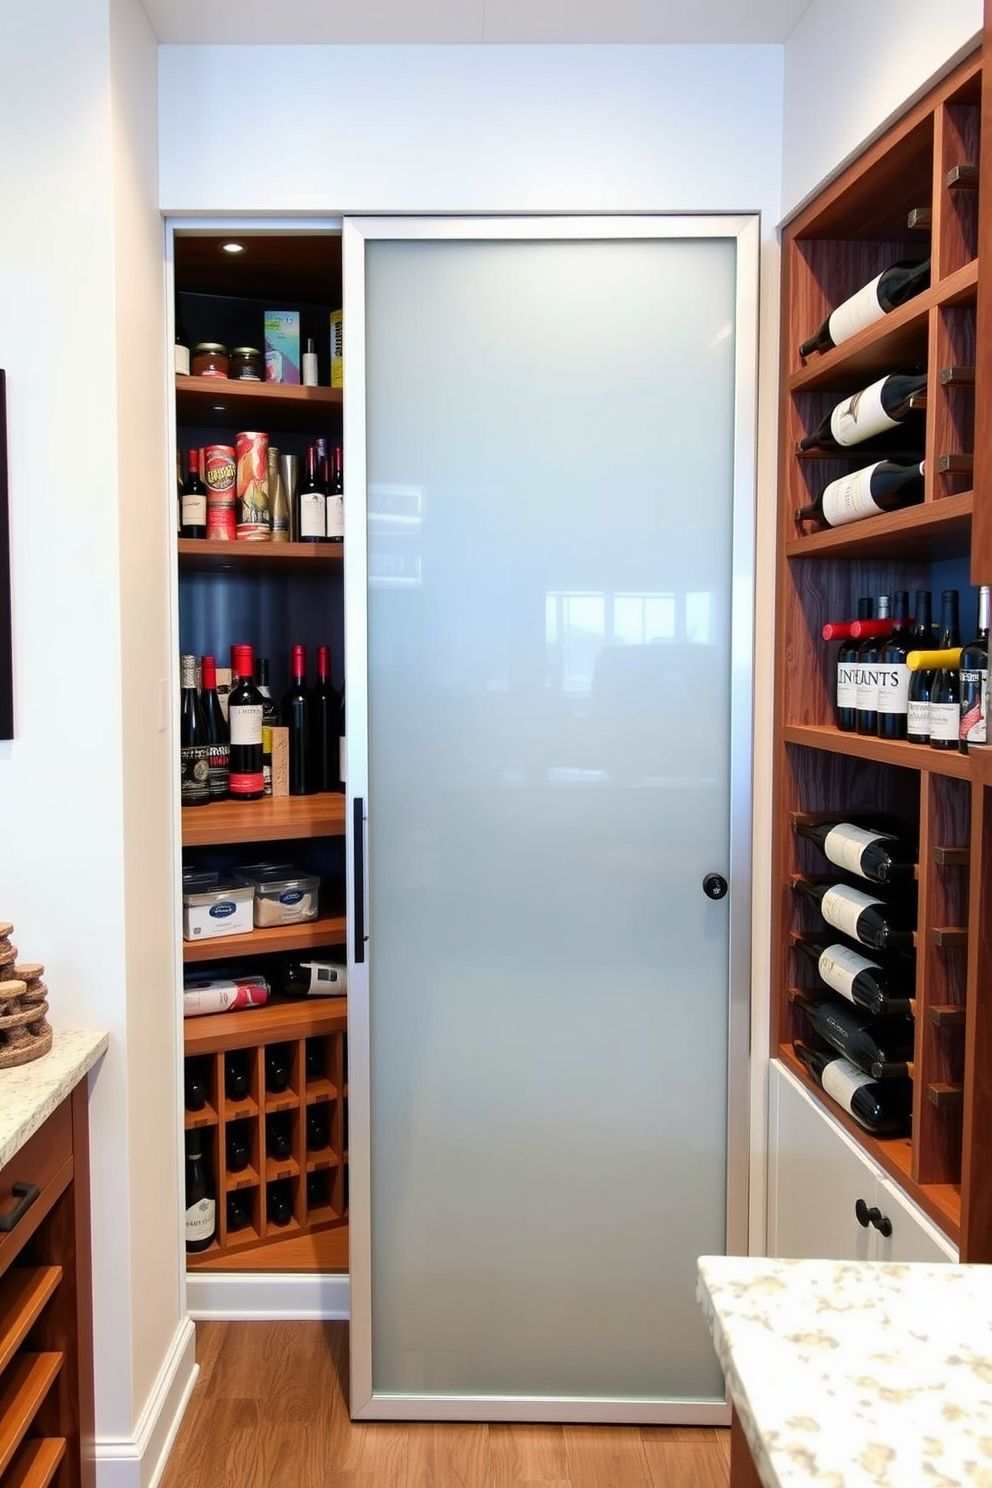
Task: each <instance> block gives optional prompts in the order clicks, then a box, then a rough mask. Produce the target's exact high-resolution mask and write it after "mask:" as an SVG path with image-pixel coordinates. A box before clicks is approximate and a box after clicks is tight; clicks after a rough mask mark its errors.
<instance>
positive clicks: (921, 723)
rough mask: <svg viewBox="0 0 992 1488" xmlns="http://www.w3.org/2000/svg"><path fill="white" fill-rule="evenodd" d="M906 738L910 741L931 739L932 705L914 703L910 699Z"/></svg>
mask: <svg viewBox="0 0 992 1488" xmlns="http://www.w3.org/2000/svg"><path fill="white" fill-rule="evenodd" d="M906 737H907V738H908V739H929V737H930V704H929V702H922V703H920V702H914V701H913V700H912V699H910V701H909V704H908V711H907V715H906Z"/></svg>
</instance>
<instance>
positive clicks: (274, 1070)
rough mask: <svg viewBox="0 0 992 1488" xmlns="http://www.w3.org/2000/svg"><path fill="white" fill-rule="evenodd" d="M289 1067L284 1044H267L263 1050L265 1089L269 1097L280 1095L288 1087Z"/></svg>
mask: <svg viewBox="0 0 992 1488" xmlns="http://www.w3.org/2000/svg"><path fill="white" fill-rule="evenodd" d="M290 1074H291V1067H290V1062H289V1052H288V1050H287V1048H286V1046H285V1044H268V1045H266V1049H265V1088H266V1090H267V1091H269V1093H270V1094H271V1095H281V1094H282V1092H283V1091H284V1090H286V1089H287V1087H288V1086H289V1080H290Z"/></svg>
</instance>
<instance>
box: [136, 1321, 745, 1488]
mask: <svg viewBox="0 0 992 1488" xmlns="http://www.w3.org/2000/svg"><path fill="white" fill-rule="evenodd" d="M196 1342H197V1357H198V1359H199V1362H200V1377H199V1379H198V1380H197V1383H196V1389H195V1390H194V1392H193V1397H192V1399H191V1401H190V1404H189V1408H188V1409H187V1412H186V1418H185V1420H184V1422H183V1425H182V1427H181V1429H180V1432H179V1435H178V1437H177V1439H176V1443H175V1446H174V1447H173V1450H172V1456H171V1458H170V1460H169V1462H168V1465H167V1466H166V1469H165V1472H164V1474H163V1476H162V1478H161V1481H160V1488H284V1485H285V1488H727V1485H728V1482H729V1477H730V1433H729V1431H721V1430H712V1429H704V1428H701V1427H688V1426H524V1425H519V1426H508V1425H486V1424H484V1423H483V1424H473V1425H449V1424H431V1423H424V1424H421V1423H420V1422H417V1423H413V1424H409V1425H408V1424H406V1423H403V1422H388V1421H383V1422H379V1421H376V1422H368V1423H365V1422H358V1423H353V1422H352V1421H351V1420H350V1419H349V1417H348V1407H347V1404H346V1401H347V1388H348V1376H347V1371H348V1325H347V1324H346V1323H294V1322H280V1323H198V1324H197V1328H196Z"/></svg>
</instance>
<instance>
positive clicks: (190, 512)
mask: <svg viewBox="0 0 992 1488" xmlns="http://www.w3.org/2000/svg"><path fill="white" fill-rule="evenodd" d="M182 511H183V526H184V527H206V525H207V493H206V491H204V492H202V494H196V495H193V496H184V497H183V506H182Z"/></svg>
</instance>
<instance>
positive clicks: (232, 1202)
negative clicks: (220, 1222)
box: [227, 1193, 251, 1235]
mask: <svg viewBox="0 0 992 1488" xmlns="http://www.w3.org/2000/svg"><path fill="white" fill-rule="evenodd" d="M250 1224H251V1209H250V1208H249V1201H248V1200H247V1199H246V1198H245V1196H244V1194H239V1193H229V1194H228V1196H227V1233H228V1234H229V1235H230V1234H233V1233H234V1232H235V1231H236V1230H244V1229H247V1227H248V1226H249V1225H250Z"/></svg>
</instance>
